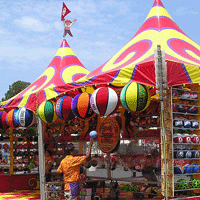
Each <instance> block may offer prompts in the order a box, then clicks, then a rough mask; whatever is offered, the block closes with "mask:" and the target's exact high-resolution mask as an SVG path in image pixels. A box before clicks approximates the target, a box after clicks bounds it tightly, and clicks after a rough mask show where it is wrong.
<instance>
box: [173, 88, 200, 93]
mask: <svg viewBox="0 0 200 200" xmlns="http://www.w3.org/2000/svg"><path fill="white" fill-rule="evenodd" d="M173 90H180V91H184V92H195V93H197V94H200V92H199V91H194V90H187V89H181V88H175V87H173Z"/></svg>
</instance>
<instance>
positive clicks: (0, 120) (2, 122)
mask: <svg viewBox="0 0 200 200" xmlns="http://www.w3.org/2000/svg"><path fill="white" fill-rule="evenodd" d="M6 116H7V112H6V111H2V112H0V128H1V129H7V128H8V124H7V122H6Z"/></svg>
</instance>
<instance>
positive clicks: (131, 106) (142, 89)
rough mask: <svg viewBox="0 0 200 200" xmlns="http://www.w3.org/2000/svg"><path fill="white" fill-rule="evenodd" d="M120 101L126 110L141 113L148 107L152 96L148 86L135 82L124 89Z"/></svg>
mask: <svg viewBox="0 0 200 200" xmlns="http://www.w3.org/2000/svg"><path fill="white" fill-rule="evenodd" d="M120 100H121V103H122V105H123V106H124V108H125V109H127V110H129V111H132V112H141V111H143V110H145V109H146V108H147V107H148V105H149V103H150V94H149V91H148V89H147V88H146V86H144V85H142V84H140V83H136V82H133V83H129V84H127V85H126V86H125V87H123V89H122V91H121V94H120Z"/></svg>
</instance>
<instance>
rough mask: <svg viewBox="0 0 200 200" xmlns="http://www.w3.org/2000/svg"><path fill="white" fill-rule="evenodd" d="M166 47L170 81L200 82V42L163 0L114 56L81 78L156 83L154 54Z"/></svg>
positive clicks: (84, 80) (88, 81) (84, 81)
mask: <svg viewBox="0 0 200 200" xmlns="http://www.w3.org/2000/svg"><path fill="white" fill-rule="evenodd" d="M158 45H160V46H161V50H164V51H165V59H166V61H167V79H168V85H169V86H172V85H178V84H183V83H199V82H200V70H199V66H200V46H199V45H198V44H196V43H195V42H194V41H192V40H191V39H190V38H189V37H188V36H187V35H186V34H185V33H184V32H183V31H182V30H181V29H180V28H179V27H178V26H177V24H176V23H175V22H174V20H173V19H172V17H171V16H170V15H169V13H168V12H167V10H166V9H165V7H164V6H163V4H162V2H161V1H160V0H155V1H154V4H153V7H152V9H151V10H150V12H149V14H148V16H147V18H146V19H145V21H144V23H143V25H142V26H141V27H140V29H139V30H138V31H137V32H136V34H135V35H134V36H133V37H132V39H131V40H130V41H129V42H128V43H127V44H126V45H125V46H124V47H123V48H122V49H120V50H119V51H118V52H117V53H116V54H115V55H114V56H113V57H112V58H111V59H109V60H108V61H107V62H105V63H104V64H103V65H101V66H100V67H99V68H97V69H95V70H94V71H92V72H91V73H90V74H88V75H87V76H86V77H83V78H82V79H79V80H78V82H79V83H80V85H81V83H82V85H85V84H86V85H87V84H91V85H92V84H99V83H112V84H118V83H123V82H124V83H127V82H131V81H137V82H140V83H143V84H147V85H152V86H155V68H154V54H155V49H157V46H158Z"/></svg>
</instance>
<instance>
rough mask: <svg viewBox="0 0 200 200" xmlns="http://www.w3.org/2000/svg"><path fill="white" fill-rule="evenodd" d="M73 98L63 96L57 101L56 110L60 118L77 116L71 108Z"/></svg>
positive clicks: (65, 118)
mask: <svg viewBox="0 0 200 200" xmlns="http://www.w3.org/2000/svg"><path fill="white" fill-rule="evenodd" d="M71 104H72V98H71V97H70V96H63V97H61V98H59V99H58V100H57V101H56V105H55V110H56V114H57V115H58V117H59V118H60V119H63V120H65V121H67V120H71V119H73V118H74V117H75V116H74V114H73V112H72V108H71Z"/></svg>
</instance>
